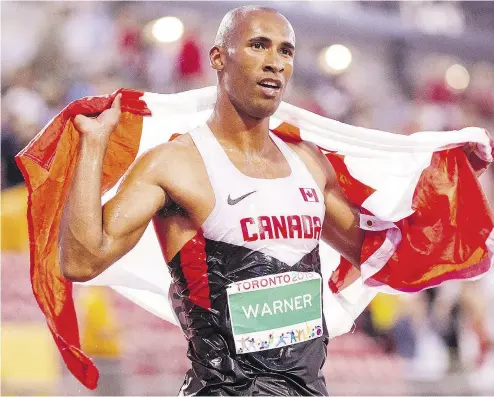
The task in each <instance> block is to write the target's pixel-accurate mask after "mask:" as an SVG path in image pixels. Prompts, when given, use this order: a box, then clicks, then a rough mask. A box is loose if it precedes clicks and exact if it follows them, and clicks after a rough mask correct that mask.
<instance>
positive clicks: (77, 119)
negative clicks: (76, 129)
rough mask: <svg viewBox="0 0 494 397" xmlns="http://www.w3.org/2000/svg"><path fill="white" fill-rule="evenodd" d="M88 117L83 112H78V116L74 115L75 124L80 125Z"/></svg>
mask: <svg viewBox="0 0 494 397" xmlns="http://www.w3.org/2000/svg"><path fill="white" fill-rule="evenodd" d="M87 119H88V117H86V116H84V115H83V114H78V115H77V116H75V117H74V124H76V125H80V124H82V123H84V122H86V121H87Z"/></svg>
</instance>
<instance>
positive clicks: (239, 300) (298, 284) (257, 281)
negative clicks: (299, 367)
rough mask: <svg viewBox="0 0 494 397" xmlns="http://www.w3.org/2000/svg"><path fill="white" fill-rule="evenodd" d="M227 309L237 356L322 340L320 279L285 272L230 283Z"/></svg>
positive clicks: (298, 273) (308, 274) (310, 274)
mask: <svg viewBox="0 0 494 397" xmlns="http://www.w3.org/2000/svg"><path fill="white" fill-rule="evenodd" d="M227 297H228V308H229V311H230V319H231V325H232V331H233V337H234V339H235V349H236V352H237V354H243V353H252V352H256V351H261V350H268V349H275V348H279V347H283V346H288V345H293V344H296V343H300V342H305V341H307V340H311V339H314V338H317V337H319V336H322V333H323V330H322V303H321V302H322V296H321V276H320V275H319V274H317V273H314V272H287V273H281V274H273V275H269V276H262V277H256V278H252V279H249V280H244V281H238V282H235V283H232V284H230V285H229V286H228V288H227Z"/></svg>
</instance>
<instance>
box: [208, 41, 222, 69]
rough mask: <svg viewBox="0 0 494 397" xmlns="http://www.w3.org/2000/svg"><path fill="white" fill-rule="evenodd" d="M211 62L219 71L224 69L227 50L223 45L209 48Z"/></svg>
mask: <svg viewBox="0 0 494 397" xmlns="http://www.w3.org/2000/svg"><path fill="white" fill-rule="evenodd" d="M209 63H210V64H211V67H212V68H213V69H215V70H217V71H220V70H223V67H224V64H225V52H224V49H223V47H220V46H217V45H215V46H214V47H213V48H211V49H210V50H209Z"/></svg>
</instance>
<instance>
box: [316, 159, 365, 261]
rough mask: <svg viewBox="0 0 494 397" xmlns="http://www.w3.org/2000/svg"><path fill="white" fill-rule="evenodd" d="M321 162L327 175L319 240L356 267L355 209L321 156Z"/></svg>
mask: <svg viewBox="0 0 494 397" xmlns="http://www.w3.org/2000/svg"><path fill="white" fill-rule="evenodd" d="M321 162H322V163H323V164H324V166H325V173H326V178H327V182H326V187H325V190H324V201H325V204H326V214H325V217H324V224H323V230H322V239H323V241H324V242H325V243H327V244H329V245H330V246H331V247H333V248H334V249H335V250H336V251H338V252H339V253H340V254H341V255H342V256H343V257H345V258H346V259H347V260H348V261H349V262H350V263H351V264H352V265H353V266H355V267H356V268H357V269H360V253H361V251H362V244H363V241H364V230H362V229H361V228H360V227H359V223H360V218H359V215H360V212H359V209H358V208H357V207H356V206H354V205H353V204H352V203H351V202H349V200H348V199H347V198H346V196H345V195H344V194H343V192H342V191H341V189H340V186H339V185H338V180H337V178H336V173H335V171H334V170H333V167H332V166H331V163H330V162H329V161H328V160H327V159H326V158H325V157H324V156H323V158H322V159H321Z"/></svg>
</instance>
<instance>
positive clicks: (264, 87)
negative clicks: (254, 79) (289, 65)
mask: <svg viewBox="0 0 494 397" xmlns="http://www.w3.org/2000/svg"><path fill="white" fill-rule="evenodd" d="M257 85H259V86H260V87H261V91H262V93H263V94H264V96H265V97H267V98H273V99H274V98H276V97H277V96H278V93H279V92H280V89H281V86H282V84H281V81H280V80H275V79H263V80H261V81H259V82H258V83H257Z"/></svg>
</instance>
